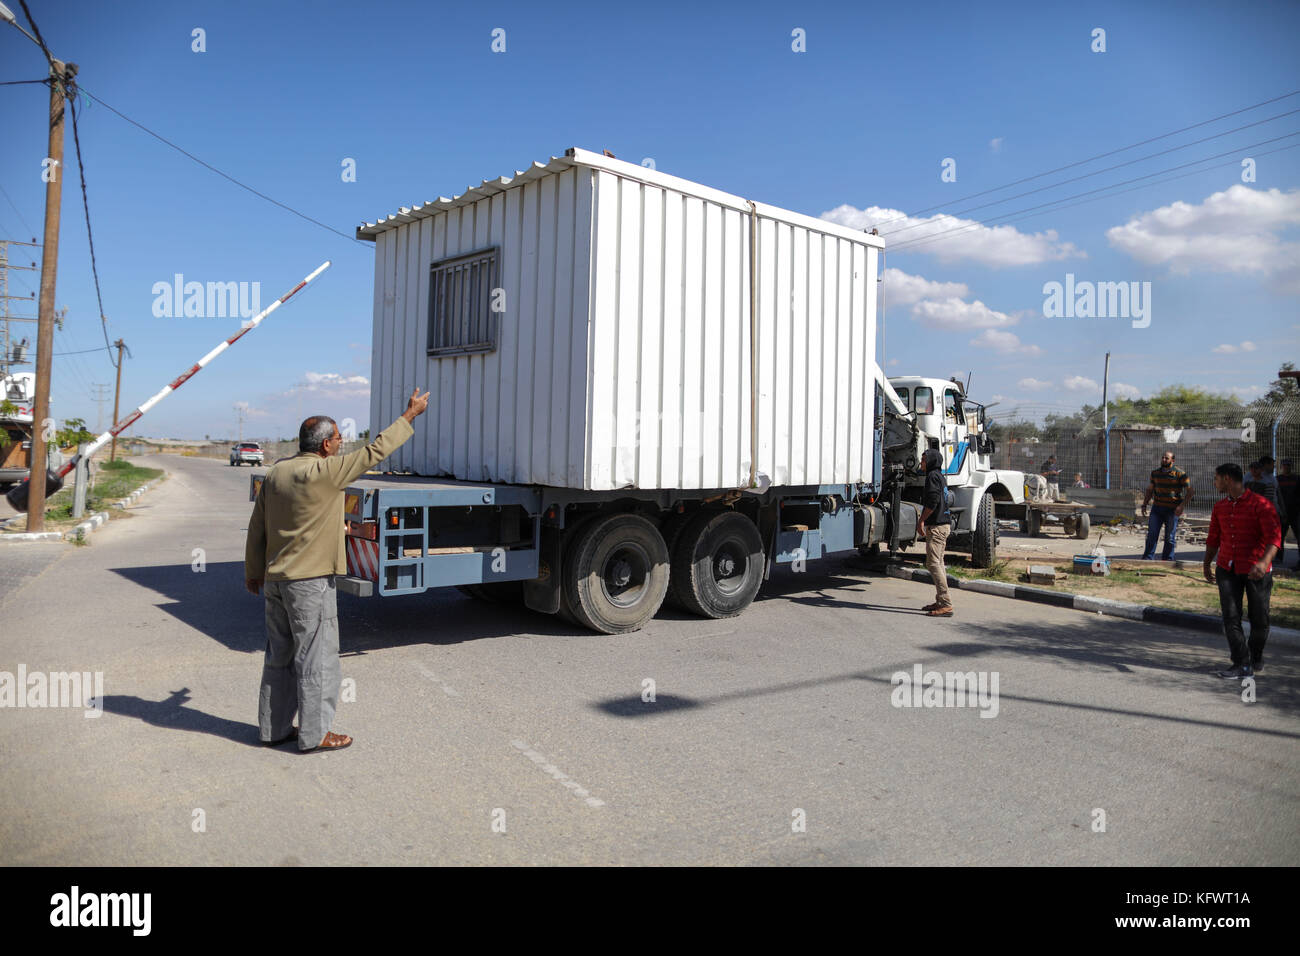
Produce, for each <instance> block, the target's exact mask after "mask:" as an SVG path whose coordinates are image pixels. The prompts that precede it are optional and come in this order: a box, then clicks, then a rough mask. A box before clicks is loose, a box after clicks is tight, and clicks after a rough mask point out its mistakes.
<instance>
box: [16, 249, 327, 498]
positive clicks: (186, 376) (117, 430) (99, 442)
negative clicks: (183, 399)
mask: <svg viewBox="0 0 1300 956" xmlns="http://www.w3.org/2000/svg"><path fill="white" fill-rule="evenodd" d="M329 267H330V263H329V260H328V259H327V260H325V261H324V262H322V263H321V264H320V265H319V266H317V268H316V270H315V271H314V272H312V273H311V275H309V276H307V278H305V279H303V280H302V281H301V282H299V283H298V284H297V285H296V286H294V287H293V288H292V289H290V290H289V291H288V292H286V293H285V294H284V295H282V296H280V298H278V299H276V300H275V301H274V302H272V303H271V304H270V305H268V306H267V307H266V308H265V309H263V310H262V311H261V312H259V313H257V315H255V316H253V317H252V318H251V319H249V320H248V321H247V322H245V323H244V324H243V325H242V327H241V328H240V330H239V331H238V332H236V333H235V334H234V335H232V336H231V337H230V338H228V339H226V340H225V341H224V342H222V343H221V344H220V345H218V346H217V347H216V348H214V349H213V350H212V351H211V352H209V353H208V354H207V355H205V356H203V358H201V359H199V360H198V361H197V362H196V363H195V364H193V365H191V366H190V367H189V369H187V370H186V371H185V372H183V373H181V374H180V375H178V376H177V377H176V379H175V380H174V381H172V382H169V383H168V384H167V385H165V386H163V388H162V390H161V391H159V392H158V393H157V394H156V395H154V396H153V397H152V398H150V399H149V400H148V401H146V402H144V403H143V404H142V405H140V407H139V408H137V409H136V410H135V411H133V412H132V413H131V414H130V415H127V416H126V418H124V419H122V420H121V421H120V422H118V423H117V424H116V425H114V426H113V427H112V428H110V429H109V430H108V431H106V432H104V434H102V435H100V436H99V437H98V438H96V439H95V440H94V441H92V442H91V443H90V444H89V445H87V446H86V448H85V450H84V451H82V453H81V454H79V455H73V456H72V458H71V459H70V460H69V461H68V462H67V463H65V464H64V466H63V467H62V468H60V469H59V470H58V471H57V472H55V473H54V474H55V477H56V478H58V479H62V478H63V477H64V476H66V475H67V474H68V473H69V472H71V471H72V470H73V469H74V468H76V467H77V462H78V461H80V460H81V459H82V458H89V457H90V456H91V455H93V454H94V453H95V452H97V451H99V449H101V448H103V447H104V446H105V445H106V444H108V442H110V441H112V440H113V438H114V437H115V436H117V435H120V434H121V433H122V432H124V431H126V429H128V428H130V427H131V425H133V424H134V423H135V422H136V420H137V419H139V418H140V416H141V415H143V414H144V413H145V412H147V411H149V409H151V408H153V407H154V406H155V405H157V404H158V403H159V402H161V401H162V400H163V399H164V398H166V397H167V396H168V395H170V394H171V393H172V392H174V391H176V389H178V388H180V387H181V386H182V385H184V384H185V383H186V382H187V381H189V380H190V379H191V378H192V377H193V376H194V374H195V373H196V372H198V370H199V369H201V368H203V367H204V366H205V365H207V364H208V363H209V362H211V361H212V360H213V359H214V358H216V357H217V356H218V355H220V354H221V353H222V352H224V351H225V350H226V349H228V348H230V346H232V345H234V344H235V343H236V342H238V341H239V340H240V339H241V338H243V337H244V336H245V335H247V334H248V333H249V332H251V331H252V330H253V329H255V328H257V327H258V326H259V325H260V324H261V323H262V320H263V319H264V318H266V317H267V316H268V315H270V314H271V313H272V312H274V311H275V310H276V309H278V308H279V307H280V306H282V305H284V303H286V302H287V301H289V299H291V298H292V297H293V296H294V295H295V294H297V293H298V291H299V290H301V289H302V288H303V287H304V286H305V285H307V283H308V282H311V280H312V279H314V278H316V277H317V276H318V275H320V274H321V273H322V272H324V271H325V270H326V269H328V268H329ZM26 484H27V482H26V481H24V482H23V483H22V484H21V485H18V486H16V487H14V488H13V489H11V490H10V492H9V495H8V496H7V497H8V498H9V500H10V502H11V503H13V505H14V507H18V501H17V500H16V499H15V495H16V494H17V493H19V492H20V490H21V499H22V502H23V504H24V506H25V503H26V500H27V489H26V487H24V486H25V485H26ZM62 484H63V482H62V480H59V481H58V482H57V485H58V486H61V485H62Z"/></svg>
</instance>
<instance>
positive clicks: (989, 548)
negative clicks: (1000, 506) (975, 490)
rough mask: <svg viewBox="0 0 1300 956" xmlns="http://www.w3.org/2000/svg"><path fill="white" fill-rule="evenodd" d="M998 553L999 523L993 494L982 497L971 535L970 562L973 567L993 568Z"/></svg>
mask: <svg viewBox="0 0 1300 956" xmlns="http://www.w3.org/2000/svg"><path fill="white" fill-rule="evenodd" d="M997 555H998V523H997V521H996V520H995V519H994V517H993V496H992V495H985V496H984V497H982V498H981V499H980V506H979V511H978V512H977V513H976V515H975V534H974V535H973V536H972V537H971V544H970V563H971V567H973V568H991V567H993V562H994V561H995V560H996V559H997Z"/></svg>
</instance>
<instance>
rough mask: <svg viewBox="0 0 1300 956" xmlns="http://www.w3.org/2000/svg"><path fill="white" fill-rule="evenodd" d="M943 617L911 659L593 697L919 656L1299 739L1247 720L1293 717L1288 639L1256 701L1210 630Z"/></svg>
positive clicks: (656, 710)
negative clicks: (1071, 679)
mask: <svg viewBox="0 0 1300 956" xmlns="http://www.w3.org/2000/svg"><path fill="white" fill-rule="evenodd" d="M859 606H860V605H859ZM944 626H945V627H948V626H951V627H952V628H953V629H954V636H960V637H961V638H962V640H959V641H951V642H944V643H930V644H920V645H918V646H917V647H916V656H915V657H914V658H912V659H910V660H907V661H902V662H899V663H897V664H893V665H882V666H872V667H871V668H870V669H869V670H862V671H853V672H849V673H845V674H837V675H831V676H828V677H822V678H817V679H812V680H802V681H793V682H790V683H784V684H774V685H768V686H762V687H753V688H749V689H746V690H738V691H728V692H726V693H721V694H716V695H712V696H706V697H698V698H692V697H674V698H672V699H671V700H670V701H669V706H667V707H658V706H657V705H656V703H650V702H643V701H642V699H641V698H640V697H639V696H635V695H632V696H628V697H616V698H608V699H606V700H601V701H596V702H594V703H593V704H591V706H592V707H593V709H596V710H599V711H602V712H604V713H606V714H609V715H610V716H614V717H653V716H662V715H667V714H670V713H680V712H681V711H683V710H692V711H699V710H701V709H704V708H707V707H715V706H720V705H725V704H728V703H731V702H735V701H745V700H751V699H754V698H762V697H766V696H769V695H773V694H785V693H793V692H800V691H807V690H813V689H817V688H821V687H825V686H829V685H833V684H838V683H844V682H848V681H865V682H871V683H878V684H883V685H885V686H888V685H889V684H890V678H891V676H892V674H893V673H894V672H896V671H908V670H909V669H910V668H912V667H913V665H915V664H918V663H920V664H923V665H924V666H925V667H926V668H927V669H933V670H940V671H943V670H960V671H971V670H975V671H979V670H988V669H995V670H997V671H999V673H1000V676H1001V687H1002V690H1001V693H1000V695H999V696H1000V698H1001V699H1002V700H1003V701H1010V702H1016V701H1019V702H1023V703H1026V704H1034V705H1040V706H1047V707H1060V708H1067V709H1070V710H1075V711H1091V712H1095V713H1108V714H1115V715H1119V716H1125V717H1136V718H1140V719H1145V720H1152V721H1161V722H1172V723H1182V724H1187V725H1189V726H1199V727H1206V728H1215V729H1225V730H1238V731H1243V732H1245V733H1257V734H1265V735H1269V736H1276V737H1284V738H1288V739H1292V740H1300V733H1295V732H1288V731H1283V730H1277V729H1274V728H1268V727H1256V726H1252V725H1251V724H1252V723H1253V722H1254V715H1253V714H1251V713H1250V711H1252V710H1256V709H1260V710H1263V711H1266V712H1267V711H1271V712H1274V713H1281V714H1284V715H1286V716H1291V717H1294V716H1300V680H1298V679H1297V678H1298V677H1300V667H1297V655H1296V653H1295V651H1294V650H1292V649H1291V648H1284V647H1275V648H1269V649H1266V650H1265V670H1264V672H1263V673H1261V674H1260V675H1258V676H1257V677H1256V678H1255V701H1254V702H1253V703H1249V704H1247V703H1245V702H1243V701H1242V700H1241V695H1242V693H1243V686H1242V684H1241V682H1240V681H1227V680H1223V679H1221V678H1218V677H1216V676H1214V671H1216V670H1219V669H1221V668H1223V667H1225V666H1226V647H1225V648H1224V649H1222V650H1219V649H1218V644H1217V643H1216V642H1215V641H1214V640H1213V636H1212V635H1205V634H1201V633H1199V632H1177V631H1173V630H1172V629H1168V628H1156V627H1153V626H1151V625H1147V624H1138V623H1134V622H1122V621H1118V620H1116V619H1113V618H1112V619H1107V621H1106V622H1104V623H1102V622H1097V621H1093V620H1090V619H1089V618H1088V617H1086V616H1084V615H1082V614H1080V615H1079V620H1078V621H1077V622H1070V623H1056V624H1048V623H1043V622H1037V623H1035V624H1034V625H1033V626H1032V628H1027V627H1025V626H1024V625H1022V624H1019V623H1016V624H1006V625H999V624H977V623H963V622H962V621H961V619H960V618H957V619H954V620H953V621H952V622H951V625H944ZM925 633H927V634H928V633H930V632H928V631H927V632H925ZM1210 645H1213V646H1210ZM980 658H984V660H980ZM1024 661H1044V662H1048V661H1050V662H1053V663H1057V664H1061V665H1064V666H1066V667H1075V668H1078V669H1081V670H1092V671H1095V670H1097V669H1102V670H1104V671H1106V672H1109V673H1112V674H1118V675H1120V676H1121V677H1122V680H1123V682H1124V683H1122V684H1114V685H1111V686H1113V687H1114V698H1113V700H1109V701H1102V702H1096V698H1095V694H1094V695H1093V699H1092V700H1089V701H1082V700H1069V699H1068V697H1069V696H1070V695H1069V693H1068V692H1066V693H1062V694H1060V695H1059V697H1058V698H1057V699H1053V698H1051V697H1047V696H1044V695H1035V694H1034V693H1033V689H1034V681H1035V677H1034V675H1032V674H1029V673H1027V672H1026V671H1023V670H1018V668H1017V663H1018V662H1024ZM1057 683H1058V684H1059V682H1057ZM1090 686H1091V685H1090ZM1157 689H1158V690H1173V691H1176V692H1178V693H1181V694H1185V695H1188V696H1189V698H1190V697H1195V698H1197V699H1198V700H1199V701H1201V702H1203V703H1204V704H1205V705H1206V709H1205V711H1204V713H1205V714H1206V716H1205V717H1204V718H1202V717H1193V716H1188V715H1185V714H1164V713H1158V712H1156V711H1154V710H1150V709H1143V708H1142V706H1141V704H1142V702H1143V700H1144V698H1145V697H1146V696H1147V695H1148V694H1149V692H1150V691H1151V690H1157ZM660 699H661V700H662V699H663V698H660ZM1224 702H1226V703H1228V704H1229V705H1230V706H1231V707H1232V708H1234V709H1233V710H1231V711H1228V712H1226V713H1225V711H1224V710H1223V708H1222V706H1221V705H1222V703H1224ZM1233 717H1235V718H1237V719H1238V720H1240V723H1234V722H1232V720H1233ZM1224 718H1226V719H1224Z"/></svg>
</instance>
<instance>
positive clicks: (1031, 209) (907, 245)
mask: <svg viewBox="0 0 1300 956" xmlns="http://www.w3.org/2000/svg"><path fill="white" fill-rule="evenodd" d="M1292 136H1300V130H1298V131H1296V132H1294V133H1288V134H1286V135H1285V136H1277V137H1274V138H1273V139H1266V140H1261V141H1260V142H1259V143H1251V144H1249V145H1246V146H1242V147H1239V148H1238V149H1231V150H1228V151H1226V152H1223V153H1216V154H1215V155H1214V156H1206V157H1205V158H1203V159H1198V160H1194V161H1192V162H1190V163H1182V164H1180V165H1178V166H1171V167H1169V168H1168V169H1160V170H1157V171H1156V172H1154V173H1147V174H1146V175H1144V176H1137V177H1135V178H1133V179H1126V180H1122V181H1120V182H1117V183H1111V184H1110V185H1108V186H1100V187H1098V188H1097V189H1090V190H1087V191H1085V192H1081V193H1076V194H1075V195H1073V196H1065V197H1063V198H1061V199H1053V200H1052V201H1050V202H1046V203H1040V204H1038V205H1037V206H1028V207H1026V208H1024V209H1017V210H1015V211H1014V212H1008V213H1001V214H999V215H997V216H994V217H993V218H991V219H989V220H987V221H985V222H972V223H968V224H966V225H964V226H961V227H960V228H957V229H946V230H944V231H943V232H941V233H938V234H937V235H933V236H920V237H917V238H915V239H908V240H906V241H905V242H901V243H899V244H898V245H896V246H893V247H891V249H890V251H891V252H898V251H900V250H903V249H911V248H914V247H916V246H922V245H928V244H929V243H932V242H937V241H939V240H942V239H946V238H948V237H950V236H954V235H957V234H959V233H963V232H968V231H969V230H971V229H977V228H980V227H988V226H989V225H990V224H996V225H1003V226H1005V225H1008V224H1009V223H1010V222H1013V221H1019V220H1018V219H1012V218H1011V217H1020V218H1022V219H1027V218H1031V216H1029V215H1022V214H1024V213H1030V214H1032V215H1034V216H1037V215H1042V214H1043V213H1044V212H1054V211H1058V210H1059V209H1069V208H1072V207H1074V206H1082V205H1084V203H1089V202H1096V201H1097V200H1098V199H1109V198H1110V197H1111V196H1118V195H1120V194H1122V193H1126V192H1133V191H1135V190H1138V189H1149V188H1150V187H1152V186H1159V185H1163V184H1164V183H1168V182H1173V181H1174V180H1176V179H1184V178H1186V177H1187V176H1194V175H1196V174H1198V173H1206V172H1209V171H1210V170H1212V169H1220V168H1222V167H1224V166H1234V165H1236V160H1235V159H1234V160H1233V161H1232V162H1228V163H1219V164H1218V165H1216V166H1207V167H1206V168H1205V169H1195V170H1192V171H1191V172H1190V173H1182V174H1180V175H1178V176H1171V177H1169V178H1168V179H1163V180H1158V181H1156V182H1152V183H1144V184H1143V185H1141V186H1134V187H1132V188H1130V189H1120V190H1118V191H1116V192H1113V193H1110V195H1107V196H1093V198H1092V199H1082V201H1081V202H1072V201H1071V200H1075V199H1081V197H1084V196H1091V195H1092V194H1093V193H1099V192H1108V191H1109V190H1112V189H1115V188H1116V187H1118V186H1127V185H1128V184H1130V183H1135V182H1138V181H1139V180H1143V179H1150V178H1151V177H1153V176H1160V175H1163V174H1165V173H1169V172H1173V171H1175V170H1178V169H1185V168H1186V167H1188V166H1199V165H1200V164H1201V163H1205V162H1209V161H1210V160H1212V159H1220V158H1222V157H1224V156H1230V155H1234V154H1239V153H1240V152H1241V150H1243V149H1251V148H1253V147H1255V146H1262V145H1265V144H1267V143H1275V142H1277V141H1278V140H1281V139H1289V138H1290V137H1292ZM1297 146H1300V143H1292V144H1291V145H1290V146H1282V147H1279V148H1277V149H1270V150H1265V151H1264V152H1262V153H1259V154H1258V155H1260V156H1267V155H1269V154H1271V153H1278V152H1282V151H1283V150H1287V149H1295V148H1296V147H1297ZM1062 204H1064V205H1062ZM1050 206H1057V207H1058V210H1052V209H1048V207H1050ZM1035 210H1040V211H1037V212H1036V211H1035Z"/></svg>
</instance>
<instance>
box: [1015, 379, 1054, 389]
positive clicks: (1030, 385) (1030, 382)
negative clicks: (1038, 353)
mask: <svg viewBox="0 0 1300 956" xmlns="http://www.w3.org/2000/svg"><path fill="white" fill-rule="evenodd" d="M1016 384H1017V385H1019V386H1020V387H1021V388H1024V389H1028V390H1029V391H1031V392H1041V391H1042V390H1043V389H1045V388H1051V387H1052V383H1051V382H1044V381H1042V380H1041V379H1037V378H1022V379H1021V380H1020V381H1019V382H1017V383H1016Z"/></svg>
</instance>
